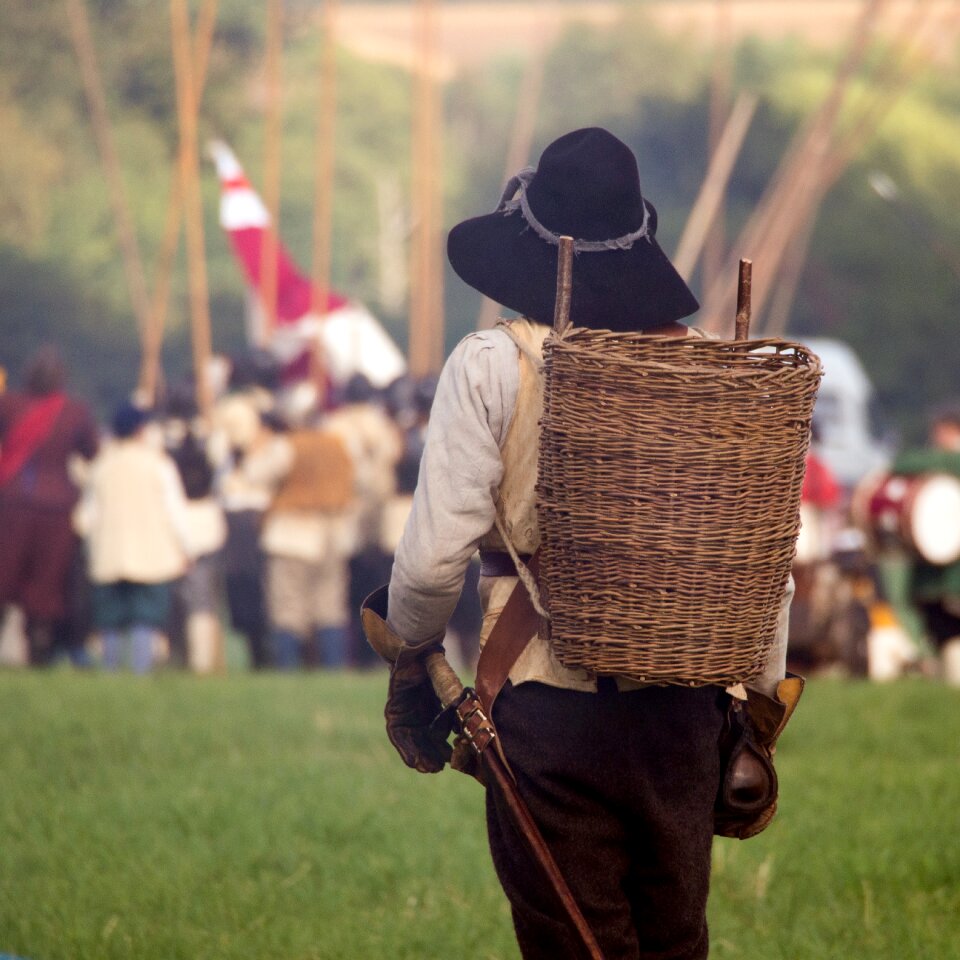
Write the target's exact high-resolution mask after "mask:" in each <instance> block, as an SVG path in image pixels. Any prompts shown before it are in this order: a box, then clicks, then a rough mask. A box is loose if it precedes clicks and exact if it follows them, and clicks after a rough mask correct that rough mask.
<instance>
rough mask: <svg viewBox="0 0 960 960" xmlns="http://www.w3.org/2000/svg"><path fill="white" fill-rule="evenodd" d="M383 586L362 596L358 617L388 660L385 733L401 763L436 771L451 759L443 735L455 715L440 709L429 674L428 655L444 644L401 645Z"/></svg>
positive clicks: (448, 729)
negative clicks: (390, 624) (388, 619)
mask: <svg viewBox="0 0 960 960" xmlns="http://www.w3.org/2000/svg"><path fill="white" fill-rule="evenodd" d="M386 614H387V588H386V587H381V588H380V589H379V590H375V591H374V592H373V593H371V594H370V596H369V597H367V599H366V600H364V601H363V605H362V606H361V608H360V620H361V623H362V624H363V632H364V635H365V636H366V638H367V643H369V644H370V646H371V647H372V648H373V649H374V650H375V651H376V652H377V653H378V654H379V655H380V656H381V657H382V658H383V659H384V660H385V661H386V662H387V663H388V664H389V666H390V684H389V686H388V688H387V703H386V706H385V707H384V710H383V715H384V717H385V718H386V721H387V736H388V737H389V739H390V742H391V743H392V744H393V745H394V747H395V748H396V750H397V753H399V754H400V756H401V757H402V758H403V762H404V763H405V764H406V765H407V766H408V767H412V768H413V769H414V770H419V771H420V772H421V773H438V772H439V771H440V770H442V769H443V767H444V765H445V764H446V763H447V762H448V761H449V759H450V754H451V752H452V749H451V747H450V745H449V744H448V743H447V737H448V736H449V735H450V731H451V729H452V725H453V714H452V712H450V711H447V712H446V714H445V715H444V716H440V715H441V714H442V713H443V710H442V708H441V705H440V700H439V698H438V697H437V695H436V693H434V691H433V684H432V683H431V682H430V676H429V674H428V673H427V667H426V658H427V657H428V656H429V655H430V654H431V653H435V652H437V651H439V652H440V653H443V647H442V646H441V644H439V643H428V644H425V645H421V646H419V647H411V646H410V645H409V644H405V643H404V642H403V640H402V639H401V638H400V637H398V636H397V635H396V634H395V633H394V632H393V630H391V629H390V626H389V624H388V623H387V619H386Z"/></svg>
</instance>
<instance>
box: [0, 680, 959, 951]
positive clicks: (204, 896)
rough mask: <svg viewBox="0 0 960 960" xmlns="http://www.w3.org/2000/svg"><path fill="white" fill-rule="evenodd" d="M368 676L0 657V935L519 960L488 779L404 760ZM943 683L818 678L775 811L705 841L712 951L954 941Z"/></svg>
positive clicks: (950, 744)
mask: <svg viewBox="0 0 960 960" xmlns="http://www.w3.org/2000/svg"><path fill="white" fill-rule="evenodd" d="M383 689H384V677H383V675H382V674H374V675H359V674H356V675H318V674H313V675H300V676H274V675H265V676H260V675H256V676H248V675H245V674H234V675H230V676H227V677H223V678H218V679H198V678H194V677H190V676H182V675H173V674H164V675H159V676H156V677H151V678H140V679H138V678H134V677H131V676H123V675H116V676H104V675H99V674H90V675H79V674H76V673H72V672H70V671H66V670H63V671H60V670H58V671H55V672H54V673H52V674H46V675H37V674H33V673H26V672H7V673H0V703H2V704H3V711H2V717H3V722H2V725H0V758H2V759H0V764H2V766H0V770H2V782H0V831H2V835H0V953H3V952H9V953H13V954H17V955H19V956H23V957H27V958H30V960H94V958H96V960H111V958H130V960H179V958H183V960H201V958H203V960H235V958H236V960H239V958H257V960H273V958H277V960H308V958H323V960H328V958H329V960H334V958H343V960H348V958H349V960H362V958H368V957H369V958H417V960H429V958H438V960H439V958H450V957H460V958H466V960H473V958H476V960H493V958H498V960H507V958H513V960H515V958H516V957H517V956H518V954H517V951H516V948H515V946H514V944H513V938H512V934H511V930H510V922H509V915H508V911H507V909H506V906H505V903H504V902H503V899H502V895H501V894H500V891H499V888H498V886H497V884H496V880H495V878H494V875H493V871H492V868H491V866H490V864H489V857H488V854H487V851H486V844H485V838H484V832H483V816H482V793H481V790H480V788H479V787H478V786H477V785H476V784H474V783H473V782H472V781H470V780H468V779H467V778H465V777H462V776H460V775H458V774H454V773H452V772H449V771H448V772H445V773H444V774H442V775H440V776H435V777H423V776H420V775H418V774H415V773H413V772H411V771H408V770H406V768H404V767H403V766H402V764H401V763H400V761H399V759H398V758H397V757H396V756H395V755H394V754H393V751H392V748H391V747H390V746H389V744H388V743H387V741H386V739H385V737H384V735H383V733H382V721H381V708H382V697H383ZM958 747H960V692H956V691H948V690H946V689H944V688H942V687H939V686H937V685H935V684H932V683H925V682H922V681H910V682H903V683H900V684H897V685H895V686H890V687H877V686H869V685H866V684H862V683H843V682H839V681H826V680H823V681H817V682H815V683H812V684H811V685H810V686H809V687H808V691H807V694H806V696H805V698H804V701H803V703H802V704H801V709H800V711H799V712H798V715H797V717H796V718H795V720H794V722H793V724H792V725H791V727H790V729H789V730H788V732H787V734H786V735H785V737H784V739H783V741H782V747H781V751H780V756H779V760H778V767H779V770H780V774H781V779H782V784H783V799H782V804H781V814H780V817H779V818H778V820H777V821H776V822H775V823H774V825H773V826H772V827H771V828H770V829H769V830H768V831H767V832H766V833H765V834H763V835H762V836H760V837H758V838H756V839H754V840H750V841H747V842H745V843H739V842H737V841H732V840H718V841H717V843H716V846H715V869H714V883H713V891H712V895H711V906H710V913H711V923H712V938H713V950H712V953H711V957H714V958H718V960H727V958H737V957H743V958H750V960H754V958H758V957H763V958H764V960H806V958H811V960H812V958H830V960H859V958H863V960H867V958H870V960H882V958H889V960H913V958H922V960H955V958H956V957H958V956H960V841H958V837H960V752H958Z"/></svg>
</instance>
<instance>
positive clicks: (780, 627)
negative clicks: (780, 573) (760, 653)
mask: <svg viewBox="0 0 960 960" xmlns="http://www.w3.org/2000/svg"><path fill="white" fill-rule="evenodd" d="M794 589H795V587H794V583H793V577H792V576H791V577H789V578H788V580H787V587H786V590H784V593H783V600H782V601H781V602H780V614H779V616H778V618H777V632H776V636H775V637H774V640H773V644H772V645H771V647H770V652H769V653H768V654H767V662H766V665H765V666H764V668H763V672H762V673H761V674H760V676H759V677H757V678H756V679H755V680H751V681H750V682H749V683H748V684H747V686H748V687H750V688H751V689H753V690H759V691H760V692H761V693H763V694H766V695H767V696H768V697H772V696H773V695H774V694H775V693H776V690H777V684H778V683H780V681H781V680H782V679H783V678H784V677H785V676H786V675H787V640H788V639H789V634H790V604H791V602H792V601H793V594H794Z"/></svg>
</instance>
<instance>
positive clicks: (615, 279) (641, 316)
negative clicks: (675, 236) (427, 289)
mask: <svg viewBox="0 0 960 960" xmlns="http://www.w3.org/2000/svg"><path fill="white" fill-rule="evenodd" d="M518 192H519V196H518V197H517V199H514V196H515V195H516V194H517V193H518ZM656 231H657V211H656V210H655V209H654V208H653V205H652V204H651V203H650V202H649V201H647V200H645V199H644V197H643V194H642V193H641V191H640V174H639V172H638V170H637V161H636V158H635V157H634V155H633V152H632V151H631V150H630V148H629V147H628V146H627V145H626V144H625V143H623V142H622V141H620V140H618V139H617V138H616V137H615V136H613V134H612V133H609V132H608V131H606V130H603V129H601V128H599V127H589V128H586V129H584V130H574V131H573V132H572V133H568V134H566V135H565V136H563V137H560V139H559V140H555V141H554V142H553V143H551V144H550V146H548V147H547V148H546V150H544V151H543V155H542V156H541V157H540V164H539V166H538V167H537V169H536V170H534V169H533V168H532V167H528V168H526V169H525V170H522V171H520V173H519V174H518V175H517V176H516V177H514V178H513V179H512V180H511V181H510V182H509V183H508V184H507V187H506V189H505V191H504V194H503V198H502V199H501V201H500V205H499V206H498V207H497V210H496V211H495V212H493V213H490V214H486V215H485V216H482V217H473V218H472V219H470V220H465V221H464V222H463V223H460V224H458V225H457V226H455V227H454V228H453V229H452V230H451V231H450V235H449V237H448V238H447V256H448V257H449V259H450V264H451V266H452V267H453V269H454V270H455V271H456V272H457V275H458V276H459V277H460V278H461V279H462V280H463V281H464V282H465V283H468V284H469V285H470V286H471V287H473V288H474V289H476V290H479V291H480V292H481V293H483V294H485V295H486V296H488V297H490V299H491V300H495V301H496V302H497V303H500V304H502V305H503V306H505V307H508V308H510V309H511V310H515V311H517V312H518V313H520V314H522V315H524V316H526V317H529V318H530V319H532V320H538V321H539V322H541V323H546V324H552V323H553V311H554V302H555V299H556V284H557V250H558V246H557V241H558V238H559V237H561V236H570V237H573V239H574V241H575V243H574V254H575V255H574V262H573V289H572V294H571V303H570V318H571V320H572V322H573V323H574V324H575V325H576V326H585V327H593V328H595V329H603V330H617V331H627V330H649V329H652V328H654V327H659V326H664V325H666V324H670V323H673V322H675V321H677V320H682V319H683V318H684V317H687V316H689V315H690V314H691V313H694V312H695V311H696V310H697V309H698V308H699V306H700V305H699V304H698V303H697V300H696V298H695V297H694V295H693V294H692V293H691V292H690V289H689V287H687V285H686V283H685V282H684V281H683V278H682V277H681V276H680V274H678V273H677V271H676V270H675V269H674V267H673V264H672V263H670V260H669V259H668V258H667V256H666V254H665V253H664V252H663V250H661V249H660V246H659V244H658V243H657V241H656Z"/></svg>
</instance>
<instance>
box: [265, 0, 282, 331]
mask: <svg viewBox="0 0 960 960" xmlns="http://www.w3.org/2000/svg"><path fill="white" fill-rule="evenodd" d="M282 52H283V0H267V57H266V65H265V68H264V78H265V86H266V109H265V111H264V114H265V116H264V119H265V131H264V159H263V180H264V186H263V198H264V203H265V205H266V208H267V212H268V213H269V214H270V223H269V225H268V226H267V228H266V229H265V230H264V231H263V242H262V244H261V247H260V298H261V306H262V307H263V323H264V330H263V342H262V344H261V346H263V345H266V344H268V343H269V342H270V338H271V337H272V336H273V331H274V328H275V327H276V325H277V251H278V249H279V236H280V153H281V143H280V140H281V132H282V123H281V104H280V88H281V56H282Z"/></svg>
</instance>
